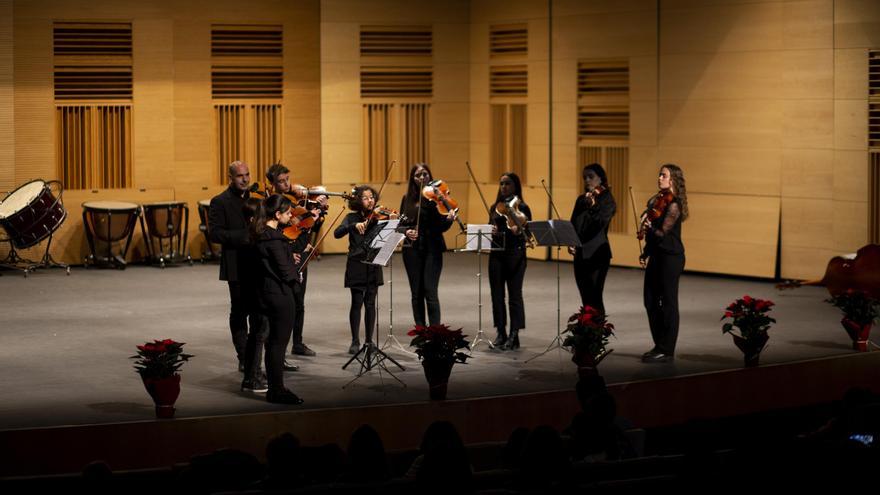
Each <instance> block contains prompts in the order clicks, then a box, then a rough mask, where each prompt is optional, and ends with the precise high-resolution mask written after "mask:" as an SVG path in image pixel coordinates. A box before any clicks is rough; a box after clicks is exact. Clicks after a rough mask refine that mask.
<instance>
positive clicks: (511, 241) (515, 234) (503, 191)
mask: <svg viewBox="0 0 880 495" xmlns="http://www.w3.org/2000/svg"><path fill="white" fill-rule="evenodd" d="M493 204H494V208H493V209H492V211H491V212H490V213H489V223H491V224H492V225H493V226H494V229H493V231H494V235H493V236H492V237H493V238H492V243H493V245H494V246H497V247H503V249H498V250H493V251H491V252H490V253H489V287H490V289H491V292H492V321H493V323H494V325H495V328H496V329H497V330H498V333H497V335H496V337H495V342H493V345H494V346H495V347H498V348H501V349H506V350H514V349H518V348H519V331H520V330H522V329H523V328H525V326H526V312H525V305H524V303H523V296H522V287H523V279H524V278H525V275H526V264H527V263H526V239H527V236H528V232H526V228H525V222H527V221H530V220H531V219H532V210H531V208H529V205H527V204H526V203H525V202H524V201H523V196H522V183H521V182H520V179H519V176H518V175H516V174H515V173H513V172H506V173H504V174H503V175H502V176H501V178H500V179H499V182H498V194H497V195H496V196H495V203H493ZM514 206H515V207H516V208H517V209H519V211H520V212H521V213H522V216H523V217H522V219H521V220H518V221H517V220H511V221H508V217H506V216H505V215H503V214H501V213H499V211H500V212H504V211H505V208H506V209H507V210H510V209H512V208H514ZM511 214H513V213H511ZM505 285H506V286H507V296H508V303H509V307H510V336H509V337H508V335H507V311H508V308H507V307H506V305H505V303H504V287H505Z"/></svg>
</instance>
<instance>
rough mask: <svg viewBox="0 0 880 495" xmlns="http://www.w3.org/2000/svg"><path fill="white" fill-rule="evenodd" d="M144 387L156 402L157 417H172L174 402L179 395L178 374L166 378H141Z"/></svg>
mask: <svg viewBox="0 0 880 495" xmlns="http://www.w3.org/2000/svg"><path fill="white" fill-rule="evenodd" d="M143 381H144V388H146V389H147V393H148V394H150V397H152V398H153V402H154V403H155V404H156V417H157V418H173V417H174V411H175V409H174V403H175V402H176V401H177V397H178V396H179V395H180V375H173V376H169V377H166V378H143Z"/></svg>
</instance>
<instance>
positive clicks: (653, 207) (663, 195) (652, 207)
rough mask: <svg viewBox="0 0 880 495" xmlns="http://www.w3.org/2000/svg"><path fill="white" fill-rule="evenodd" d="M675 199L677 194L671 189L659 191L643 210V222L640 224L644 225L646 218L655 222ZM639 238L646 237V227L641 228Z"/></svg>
mask: <svg viewBox="0 0 880 495" xmlns="http://www.w3.org/2000/svg"><path fill="white" fill-rule="evenodd" d="M673 201H675V195H674V194H672V191H670V190H669V189H666V190H661V191H660V192H658V193H657V195H656V196H654V197H653V198H651V199H650V200H648V207H647V208H646V209H645V211H644V212H642V222H641V223H640V225H644V223H645V221H646V220H647V221H648V222H653V221H654V220H657V219H658V218H660V217H662V216H663V213H665V212H666V208H667V207H668V206H669V205H670V204H672V202H673ZM638 238H639V239H644V238H645V228H644V227H641V228H639V233H638Z"/></svg>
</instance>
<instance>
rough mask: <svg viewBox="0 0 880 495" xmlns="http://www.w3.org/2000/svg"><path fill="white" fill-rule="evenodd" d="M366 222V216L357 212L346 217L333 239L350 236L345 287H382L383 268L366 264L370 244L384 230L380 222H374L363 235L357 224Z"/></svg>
mask: <svg viewBox="0 0 880 495" xmlns="http://www.w3.org/2000/svg"><path fill="white" fill-rule="evenodd" d="M363 221H364V216H363V215H362V214H361V213H360V212H357V211H354V212H351V213H349V214H348V215H346V216H345V218H344V219H343V220H342V223H341V224H339V226H338V227H336V229H335V230H334V231H333V237H335V238H337V239H341V238H342V237H344V236H346V235H347V236H348V261H347V263H346V265H345V286H346V287H365V286H368V285H370V286H373V285H382V283H383V279H382V267H381V266H379V265H373V264H370V263H364V261H366V259H367V256H368V254H370V251H371V248H370V243H372V242H373V238H375V237H376V235H377V234H378V233H379V231H381V230H382V228H381V225H380V224H379V222H372V223H371V224H370V225H369V226H368V228H367V230H366V231H365V232H364V233H363V234H361V233H360V232H358V230H357V226H356V225H357V224H358V223H360V222H363Z"/></svg>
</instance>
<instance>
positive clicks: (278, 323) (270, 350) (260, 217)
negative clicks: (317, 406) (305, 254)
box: [242, 194, 303, 404]
mask: <svg viewBox="0 0 880 495" xmlns="http://www.w3.org/2000/svg"><path fill="white" fill-rule="evenodd" d="M292 207H293V205H292V204H291V201H290V200H289V199H288V198H286V197H284V196H282V195H279V194H273V195H271V196H269V197H268V198H266V200H265V201H263V203H262V204H261V206H260V209H259V211H258V213H257V217H256V218H255V219H254V222H253V224H252V230H251V232H252V238H253V239H254V242H255V244H256V250H257V253H258V255H259V259H260V267H261V271H262V283H261V284H260V290H259V293H260V300H261V302H262V307H263V311H264V313H265V314H266V317H267V318H268V320H269V337H268V341H267V346H266V358H265V361H266V377H267V379H268V382H269V383H268V393H267V395H266V400H267V401H269V402H274V403H279V404H302V402H303V401H302V399H300V398H299V397H298V396H297V395H296V394H295V393H293V392H291V391H290V390H288V389H287V388H286V387H285V386H284V368H283V363H284V350H285V348H286V347H287V342H288V340H289V339H290V331H291V329H292V328H293V317H294V314H295V309H296V303H295V302H294V299H293V287H294V286H295V285H298V284H299V274H298V273H297V268H296V264H297V263H298V262H299V261H300V259H299V255H297V254H295V253H294V252H293V248H292V246H291V244H290V242H289V241H288V239H287V238H286V237H284V234H283V232H282V230H283V227H284V225H286V224H287V223H288V222H290V218H291V216H292V214H291V210H292V209H293V208H292ZM251 366H252V368H253V367H254V365H251ZM248 371H249V372H251V373H253V369H251V370H248ZM251 376H253V375H251ZM246 385H247V384H246V383H242V389H246V388H247V387H246ZM255 391H256V390H255Z"/></svg>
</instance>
